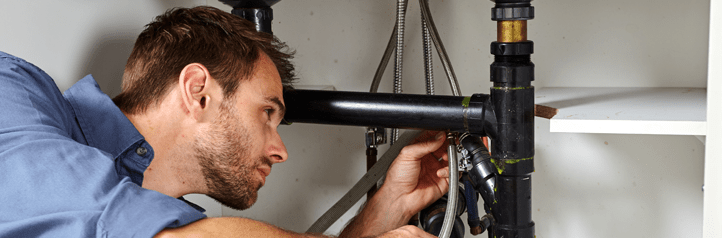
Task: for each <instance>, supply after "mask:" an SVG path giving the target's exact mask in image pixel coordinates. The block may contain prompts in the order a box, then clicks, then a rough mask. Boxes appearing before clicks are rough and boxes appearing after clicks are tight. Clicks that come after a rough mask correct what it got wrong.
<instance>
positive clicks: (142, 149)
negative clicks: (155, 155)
mask: <svg viewBox="0 0 722 238" xmlns="http://www.w3.org/2000/svg"><path fill="white" fill-rule="evenodd" d="M135 153H136V154H138V155H140V156H144V155H145V153H148V149H146V148H145V147H138V149H135Z"/></svg>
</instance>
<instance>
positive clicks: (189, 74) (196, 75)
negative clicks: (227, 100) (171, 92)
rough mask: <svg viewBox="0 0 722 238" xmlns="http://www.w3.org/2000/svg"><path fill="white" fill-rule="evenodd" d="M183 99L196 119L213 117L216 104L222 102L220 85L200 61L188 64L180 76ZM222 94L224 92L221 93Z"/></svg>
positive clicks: (201, 119) (190, 114) (191, 115)
mask: <svg viewBox="0 0 722 238" xmlns="http://www.w3.org/2000/svg"><path fill="white" fill-rule="evenodd" d="M178 80H179V87H180V92H181V100H182V101H183V107H185V111H186V113H188V116H190V117H191V118H193V119H194V120H196V121H205V120H208V119H212V118H213V116H214V115H213V112H214V111H215V105H217V104H220V100H221V97H218V95H219V94H218V92H216V91H218V90H219V87H216V86H217V84H216V82H215V80H214V79H213V78H212V77H211V74H210V73H209V72H208V69H207V68H206V67H205V66H203V65H202V64H199V63H192V64H188V65H186V66H185V67H184V68H183V70H182V71H181V73H180V76H179V77H178ZM221 95H222V94H221Z"/></svg>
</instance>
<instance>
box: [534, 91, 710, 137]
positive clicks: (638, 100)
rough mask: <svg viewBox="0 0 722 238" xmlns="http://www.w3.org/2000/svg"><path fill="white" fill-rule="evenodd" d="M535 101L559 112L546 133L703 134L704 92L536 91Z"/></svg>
mask: <svg viewBox="0 0 722 238" xmlns="http://www.w3.org/2000/svg"><path fill="white" fill-rule="evenodd" d="M535 103H536V104H541V105H545V106H549V107H553V108H557V109H559V113H557V115H556V116H554V117H553V118H552V119H551V120H550V123H549V130H550V131H551V132H571V133H607V134H652V135H705V134H706V133H707V123H706V120H707V119H706V117H707V90H706V89H704V88H540V89H537V90H536V92H535Z"/></svg>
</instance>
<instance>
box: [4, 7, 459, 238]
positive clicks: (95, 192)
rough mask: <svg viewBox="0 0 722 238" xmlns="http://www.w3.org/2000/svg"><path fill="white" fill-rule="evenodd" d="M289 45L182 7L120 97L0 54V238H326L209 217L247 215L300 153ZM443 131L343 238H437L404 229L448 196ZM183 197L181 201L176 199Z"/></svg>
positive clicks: (401, 163)
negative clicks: (288, 140) (282, 126)
mask: <svg viewBox="0 0 722 238" xmlns="http://www.w3.org/2000/svg"><path fill="white" fill-rule="evenodd" d="M285 48H286V47H285V45H284V44H282V43H280V42H278V41H277V40H276V39H274V38H272V37H270V36H269V35H266V34H265V33H258V32H255V28H254V26H253V25H251V24H250V23H249V22H247V21H245V20H242V19H240V18H238V17H235V16H233V15H230V14H228V13H225V12H223V11H220V10H217V9H214V8H208V7H197V8H193V9H174V10H171V11H169V12H166V13H165V14H163V15H161V16H159V17H157V18H156V19H155V20H154V22H152V23H150V24H148V25H147V26H146V29H145V30H144V31H143V32H142V33H141V35H140V36H139V37H138V40H137V41H136V44H135V46H134V49H133V52H132V53H131V56H130V57H129V59H128V63H127V65H126V69H125V73H124V76H123V84H122V92H121V94H120V95H118V96H117V97H116V98H114V99H113V100H112V101H111V100H110V98H108V97H107V96H106V95H105V94H103V93H102V92H101V91H100V90H99V88H98V86H97V84H96V83H95V81H94V79H93V78H92V76H87V77H85V78H84V79H82V80H80V81H79V82H78V83H76V84H75V85H74V86H73V87H71V88H70V89H68V90H67V91H66V92H65V93H64V95H62V94H60V92H59V91H58V90H57V87H56V86H55V84H54V82H53V80H52V79H51V78H50V77H49V76H48V75H47V74H45V73H44V72H42V71H41V70H40V69H38V68H37V67H35V66H33V65H32V64H30V63H27V62H25V61H23V60H22V59H19V58H17V57H14V56H11V55H8V54H5V53H1V54H0V87H2V88H3V92H4V93H3V94H0V99H2V101H3V103H4V105H3V106H2V107H3V109H4V113H2V115H0V183H1V184H2V185H1V187H2V189H3V193H2V194H0V202H1V203H2V206H0V236H3V237H4V236H7V237H40V236H47V237H151V236H157V237H210V236H212V237H304V236H307V237H314V236H320V235H314V234H297V233H293V232H289V231H285V230H283V229H280V228H277V227H275V226H272V225H269V224H265V223H263V222H258V221H253V220H250V219H244V218H205V216H204V215H203V214H202V212H203V210H202V209H201V208H199V207H197V206H195V205H193V204H190V203H188V202H186V201H184V200H182V198H181V197H182V196H183V195H186V194H190V193H202V194H207V195H209V196H211V197H213V198H214V199H216V200H218V201H219V202H221V203H223V204H224V205H226V206H229V207H232V208H235V209H246V208H248V207H250V206H251V205H252V204H253V203H254V202H255V201H256V199H257V192H258V189H260V187H261V186H263V185H264V183H265V177H266V176H268V174H269V173H270V172H271V167H272V165H273V164H275V163H281V162H283V161H285V160H286V159H287V157H288V155H287V152H286V149H285V146H284V144H283V142H282V141H281V138H280V136H279V135H278V132H277V131H276V127H277V126H278V125H279V123H280V122H281V120H282V118H283V113H284V111H285V109H284V101H283V88H284V86H289V85H290V83H291V79H292V78H293V66H292V65H291V64H290V63H289V61H288V60H289V59H290V57H291V55H290V54H287V53H285ZM443 138H444V137H443V134H441V133H439V134H434V133H426V134H425V135H423V136H421V137H420V138H419V139H417V143H415V144H413V145H410V146H407V147H406V148H404V150H402V152H401V154H400V155H399V157H398V158H397V160H396V161H395V162H394V164H393V165H392V166H391V168H390V169H389V172H388V173H387V177H386V180H385V183H384V186H382V187H381V188H380V189H379V191H378V192H377V193H376V195H375V196H374V197H372V198H371V199H369V201H367V204H366V206H365V207H364V209H363V210H362V211H361V212H360V213H359V215H358V216H357V217H356V218H355V219H354V220H353V221H352V222H351V223H350V224H349V225H348V226H347V227H346V229H344V231H343V232H342V234H341V235H340V236H342V237H366V236H385V237H405V236H422V237H424V236H430V235H429V234H426V233H424V232H423V231H421V230H419V229H418V228H416V227H412V226H403V225H404V224H406V223H407V222H408V220H409V218H410V217H411V216H412V215H413V214H415V213H417V212H418V211H419V210H421V209H422V208H423V207H425V206H426V205H428V204H430V203H431V202H433V201H435V200H436V199H438V198H439V197H441V195H442V194H444V193H445V192H446V190H447V189H448V182H447V181H446V178H447V177H448V176H447V174H448V172H447V170H446V166H445V162H443V161H437V160H436V158H438V155H443V157H446V155H445V149H444V147H443V146H442V145H443V144H444V139H443ZM178 198H180V199H178Z"/></svg>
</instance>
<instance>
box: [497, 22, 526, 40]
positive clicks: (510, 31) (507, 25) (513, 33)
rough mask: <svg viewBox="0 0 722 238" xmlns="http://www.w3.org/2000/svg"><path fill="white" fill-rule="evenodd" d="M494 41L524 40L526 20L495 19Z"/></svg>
mask: <svg viewBox="0 0 722 238" xmlns="http://www.w3.org/2000/svg"><path fill="white" fill-rule="evenodd" d="M496 41H497V42H503V43H513V42H522V41H526V20H521V21H497V22H496Z"/></svg>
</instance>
